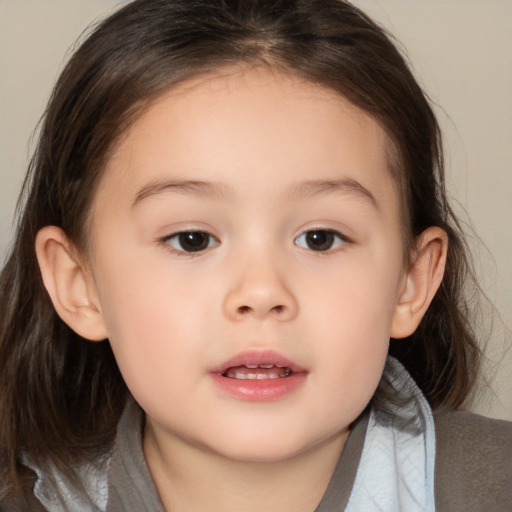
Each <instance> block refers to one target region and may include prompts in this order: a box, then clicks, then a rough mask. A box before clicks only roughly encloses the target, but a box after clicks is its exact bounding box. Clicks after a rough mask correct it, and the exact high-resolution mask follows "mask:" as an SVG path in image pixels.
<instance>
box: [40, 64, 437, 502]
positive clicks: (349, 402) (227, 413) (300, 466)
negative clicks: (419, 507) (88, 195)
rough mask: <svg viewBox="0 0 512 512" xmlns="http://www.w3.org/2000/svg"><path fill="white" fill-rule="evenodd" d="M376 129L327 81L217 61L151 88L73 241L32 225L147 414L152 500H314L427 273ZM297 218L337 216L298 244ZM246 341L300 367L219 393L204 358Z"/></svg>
mask: <svg viewBox="0 0 512 512" xmlns="http://www.w3.org/2000/svg"><path fill="white" fill-rule="evenodd" d="M386 144H387V140H386V136H385V133H384V132H383V130H382V129H381V128H380V126H379V125H378V124H377V123H376V121H374V120H373V119H372V118H371V117H369V116H368V115H367V114H366V113H364V112H363V111H361V110H360V109H358V108H356V107H355V106H353V105H352V104H350V103H349V102H347V101H346V100H345V99H344V98H342V97H340V96H338V95H336V94H334V93H332V92H330V91H327V90H325V89H322V88H319V87H317V86H314V85H312V84H309V83H306V82H304V81H301V80H299V79H297V78H294V77H292V76H287V75H281V74H276V73H273V72H271V71H269V70H265V69H244V70H231V72H229V73H223V74H219V75H216V76H212V77H208V79H206V80H205V79H202V80H195V81H192V82H189V83H186V84H184V85H182V86H180V87H179V88H178V89H176V90H173V91H170V92H168V93H166V94H165V95H164V96H162V97H161V98H160V99H159V100H158V101H157V102H156V103H155V104H153V105H152V106H151V107H149V108H148V110H147V111H146V112H145V113H144V114H143V115H142V116H141V117H140V119H139V120H138V121H137V122H136V123H135V124H134V125H133V126H132V127H131V128H130V130H129V131H128V133H126V134H125V136H124V137H123V139H122V141H121V143H120V144H119V146H118V147H117V150H116V151H115V153H114V156H113V157H112V158H111V160H110V161H109V162H108V165H107V167H106V170H105V173H104V175H103V177H102V179H101V182H100V185H99V187H98V191H97V193H96V196H95V198H94V201H93V205H92V210H91V216H90V236H91V247H92V249H91V253H90V254H89V255H87V257H85V258H79V257H77V256H76V254H75V252H74V251H73V248H72V246H71V245H70V244H69V243H68V242H67V240H66V238H65V236H64V235H63V233H62V232H60V231H59V230H58V229H57V228H54V227H47V228H45V229H44V230H42V231H41V232H40V234H39V236H38V241H37V251H38V257H39V260H40V265H41V269H42V273H43V278H44V279H45V284H46V286H47V288H48V290H49V292H50V295H51V297H52V300H53V301H54V304H55V307H56V309H57V311H58V312H59V314H60V315H61V317H62V318H63V319H64V320H65V321H66V322H67V323H68V324H69V325H70V326H72V327H73V328H74V329H75V330H76V331H77V332H79V333H80V334H82V335H83V336H85V337H87V338H89V339H98V340H99V339H103V338H105V337H108V338H109V340H110V343H111V345H112V348H113V351H114V354H115V356H116V359H117V362H118V364H119V367H120V369H121V372H122V374H123V377H124V379H125V381H126V383H127V385H128V387H129V389H130V391H131V392H132V394H133V396H134V397H135V399H136V400H137V401H138V403H139V404H140V405H141V406H142V408H143V409H144V411H145V412H146V426H145V434H144V452H145V455H146V459H147V462H148V466H149V468H150V471H151V473H152V475H153V478H154V480H155V483H156V486H157V489H158V491H159V494H160V496H161V498H162V501H163V503H164V505H165V507H166V510H173V511H174V510H180V511H186V510H194V511H201V510H209V511H211V510H223V511H229V510H241V509H243V510H249V511H250V510H262V509H264V510H269V511H272V510H276V511H277V510H297V511H301V510H304V511H306V510H307V511H312V510H314V508H315V507H316V505H317V504H318V502H319V501H320V499H321V497H322V495H323V493H324V492H325V489H326V487H327V485H328V482H329V479H330V477H331V475H332V472H333V470H334V467H335V464H336V462H337V460H338V458H339V454H340V453H341V451H342V449H343V446H344V443H345V441H346V439H347V436H348V434H349V425H350V423H351V422H352V421H353V420H354V419H356V418H357V416H358V415H359V414H360V413H361V412H362V410H363V409H364V408H365V407H366V405H367V404H368V402H369V400H370V399H371V396H372V395H373V393H374V391H375V389H376V387H377V385H378V382H379V379H380V376H381V373H382V369H383V366H384V363H385V359H386V355H387V350H388V344H389V338H390V336H392V337H403V336H407V335H409V334H410V333H411V332H413V331H414V329H415V328H416V326H417V324H418V323H419V321H420V319H421V317H422V316H423V313H424V312H425V310H426V308H427V307H428V304H429V302H430V300H431V298H432V296H433V294H434V293H435V291H436V289H437V287H438V285H439V283H440V281H441V278H442V271H443V267H444V258H445V253H446V239H445V236H444V234H443V233H442V232H441V230H439V229H437V228H431V229H430V230H427V232H425V233H424V235H423V237H422V239H421V243H420V244H419V248H418V252H417V254H416V255H415V258H413V264H412V265H411V266H410V267H408V268H406V267H405V265H404V249H403V245H402V240H403V236H402V235H403V233H402V226H401V224H400V208H401V207H400V203H399V199H398V197H399V194H398V191H397V189H396V186H395V183H394V182H393V179H392V178H391V174H390V172H389V169H388V161H387V151H386ZM190 181H194V182H201V183H203V184H202V185H201V186H197V185H194V186H191V185H190V183H189V182H190ZM185 182H186V183H185ZM333 183H336V186H333V185H332V184H333ZM178 184H179V185H178ZM205 184H206V185H205ZM183 231H194V232H204V233H208V234H210V235H211V238H207V240H208V244H207V245H208V247H207V248H206V249H205V250H202V251H199V252H195V253H189V252H186V251H184V250H183V247H182V246H180V243H179V238H178V237H176V236H174V237H172V236H173V235H175V234H176V233H179V232H183ZM312 231H316V232H317V234H318V233H319V232H320V233H323V234H324V235H325V232H326V231H329V232H336V234H335V235H333V243H332V246H331V247H330V248H328V249H327V250H321V251H319V250H313V249H312V248H311V247H310V246H309V245H308V243H307V239H306V236H305V234H306V233H311V232H312ZM248 350H249V351H251V352H252V353H257V352H261V351H265V350H272V351H274V352H277V353H279V354H280V355H282V356H283V357H286V358H288V359H289V360H291V361H293V362H294V363H295V364H297V365H298V366H300V367H301V368H302V369H303V370H304V374H305V379H304V380H303V382H302V383H301V384H300V385H299V386H298V387H297V388H296V389H294V390H293V391H292V392H290V393H287V394H285V395H284V396H280V397H278V398H277V399H272V400H245V399H241V398H240V397H235V396H232V395H230V394H229V393H226V392H225V391H224V390H222V389H220V388H219V387H218V386H216V385H215V383H214V382H213V379H212V369H215V368H217V367H218V366H219V365H221V364H222V363H223V362H225V361H227V360H229V359H230V358H232V357H233V356H235V355H237V354H239V353H241V352H244V351H248ZM219 482H222V485H219Z"/></svg>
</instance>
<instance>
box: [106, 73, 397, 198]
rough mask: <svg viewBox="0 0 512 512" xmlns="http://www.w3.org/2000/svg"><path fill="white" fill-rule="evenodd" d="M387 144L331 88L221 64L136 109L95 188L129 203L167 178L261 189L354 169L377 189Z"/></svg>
mask: <svg viewBox="0 0 512 512" xmlns="http://www.w3.org/2000/svg"><path fill="white" fill-rule="evenodd" d="M387 148H388V141H387V137H386V134H385V132H384V130H383V129H382V128H381V127H380V125H379V124H378V123H377V122H376V121H375V120H374V119H373V118H372V117H371V116H369V115H368V114H366V113H365V112H364V111H362V110H361V109H359V108H357V107H356V106H354V105H353V104H351V103H350V102H349V101H347V100H346V99H345V98H343V97H342V96H341V95H339V94H337V93H335V92H333V91H331V90H330V89H327V88H324V87H321V86H319V85H315V84H312V83H310V82H306V81H305V80H302V79H300V78H297V77H295V76H293V75H289V74H283V73H279V72H275V71H272V70H270V69H267V68H251V69H228V70H225V71H224V72H222V73H217V74H215V75H207V76H205V77H201V78H196V79H193V80H190V81H188V82H185V83H183V84H181V85H180V86H178V87H176V88H174V89H172V90H170V91H168V92H166V93H165V94H163V95H162V96H160V97H159V98H158V99H157V100H156V101H154V102H153V103H152V104H151V105H150V106H149V107H148V108H147V109H145V111H144V112H143V113H142V114H141V115H140V117H139V118H138V120H137V121H136V122H135V123H134V124H133V125H132V126H131V127H130V129H129V130H128V131H127V132H126V133H125V134H124V136H123V137H122V138H121V140H120V142H119V144H118V145H117V148H116V150H115V151H114V153H113V156H112V157H111V158H110V160H109V161H108V163H107V166H106V170H105V173H104V175H103V177H102V183H101V185H102V186H100V187H99V192H98V194H97V196H98V198H99V199H101V196H102V195H105V194H107V193H108V191H109V190H110V191H112V190H115V191H116V195H120V194H122V195H126V200H127V201H131V202H133V201H134V200H136V198H137V195H138V194H140V191H141V189H142V188H143V187H147V186H151V184H152V183H154V182H155V181H156V182H158V181H162V180H169V179H177V180H198V181H208V182H217V181H220V182H222V183H223V184H225V185H226V187H225V189H226V190H229V189H230V188H231V189H237V190H238V191H239V192H242V193H249V192H250V191H251V190H253V185H254V183H255V182H258V183H261V182H264V183H267V184H268V187H267V188H268V189H269V192H270V189H272V190H275V189H276V188H279V187H282V188H283V190H284V187H288V188H292V187H294V186H295V187H296V186H297V185H298V184H300V182H301V181H302V182H304V181H308V180H309V181H311V180H317V179H323V180H326V181H329V180H333V181H334V180H339V179H340V178H342V179H345V178H347V179H352V178H354V177H356V178H357V181H358V182H359V181H361V180H362V181H363V182H364V183H362V185H363V186H365V187H367V188H369V189H370V188H373V189H374V190H376V192H377V191H379V189H382V187H384V188H389V184H390V176H391V174H390V172H388V157H387V155H388V150H387ZM361 171H364V172H361ZM355 175H357V176H355ZM294 181H295V183H293V182H294Z"/></svg>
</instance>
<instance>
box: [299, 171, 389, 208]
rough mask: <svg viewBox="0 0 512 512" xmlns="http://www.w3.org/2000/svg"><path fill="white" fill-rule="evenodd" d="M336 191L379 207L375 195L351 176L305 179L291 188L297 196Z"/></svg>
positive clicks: (310, 195)
mask: <svg viewBox="0 0 512 512" xmlns="http://www.w3.org/2000/svg"><path fill="white" fill-rule="evenodd" d="M338 192H341V193H343V194H348V195H354V196H356V197H359V198H361V199H363V200H365V201H367V202H369V203H370V204H371V205H372V206H373V207H374V208H376V209H377V210H378V209H379V204H378V203H377V199H375V196H374V195H373V194H372V193H371V192H370V191H369V190H368V189H367V188H366V187H364V186H363V185H362V184H361V183H359V182H358V181H357V180H354V179H352V178H341V179H338V180H312V181H306V182H304V183H300V184H298V185H297V186H295V187H294V188H293V189H292V190H291V195H292V196H299V197H313V196H317V195H324V194H331V193H338Z"/></svg>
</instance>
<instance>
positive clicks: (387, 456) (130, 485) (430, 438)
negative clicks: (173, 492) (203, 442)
mask: <svg viewBox="0 0 512 512" xmlns="http://www.w3.org/2000/svg"><path fill="white" fill-rule="evenodd" d="M384 377H385V378H386V379H387V380H388V381H389V382H390V384H391V385H392V387H393V389H394V390H395V391H396V396H397V400H396V401H395V402H394V403H395V404H396V405H393V404H389V407H387V408H386V410H381V409H378V408H375V407H369V408H368V409H367V411H365V413H363V414H362V415H361V416H360V418H358V420H357V421H356V422H355V423H354V425H352V429H351V433H350V435H349V437H348V440H347V442H346V444H345V447H344V449H343V452H342V454H341V457H340V460H339V462H338V465H337V467H336V469H335V472H334V474H333V476H332V479H331V482H330V483H329V486H328V488H327V490H326V493H325V495H324V497H323V499H322V500H321V502H320V504H319V505H318V507H317V509H316V511H315V512H342V511H346V512H355V511H362V510H364V511H365V512H388V511H389V512H396V511H405V512H416V511H428V512H431V511H432V512H433V511H434V510H437V511H438V512H452V511H453V512H458V511H464V512H466V511H470V512H478V511H480V510H481V511H484V510H485V512H511V511H512V423H509V422H505V421H499V420H490V419H488V418H484V417H481V416H478V415H475V414H471V413H467V412H454V413H448V414H435V415H433V414H432V412H431V410H430V407H429V406H428V403H427V401H426V399H425V398H424V397H423V396H422V394H421V392H420V391H419V389H418V388H417V386H416V385H415V383H414V382H413V380H412V379H411V378H410V376H409V375H408V373H407V372H406V370H405V369H404V368H403V367H402V366H401V365H400V364H399V363H398V362H397V361H396V360H394V359H392V358H390V359H389V361H388V363H387V364H386V368H385V372H384ZM142 430H143V413H142V411H141V410H140V408H139V407H138V406H137V405H136V404H135V403H134V402H131V403H129V405H128V406H127V408H126V410H125V411H124V413H123V416H122V418H121V421H120V423H119V428H118V435H117V438H116V442H115V445H114V449H113V451H112V453H111V456H110V457H109V458H108V459H104V460H102V461H99V463H98V464H95V465H94V467H82V468H80V469H79V471H80V476H81V478H82V481H83V483H84V487H85V488H86V490H87V493H88V498H87V499H85V498H84V497H83V496H82V497H77V496H76V494H74V493H73V491H72V490H71V489H70V488H69V487H68V486H66V484H65V482H64V481H63V480H62V479H59V478H58V475H54V477H56V482H57V485H58V489H55V487H54V486H53V485H52V484H51V483H50V481H49V479H48V478H47V476H46V475H43V474H41V473H40V472H39V473H38V475H37V482H36V485H35V487H34V495H35V496H37V498H38V500H39V501H38V503H42V504H43V505H44V506H43V507H42V508H41V510H45V509H47V510H50V511H51V512H61V511H65V512H75V511H76V512H132V511H133V512H135V511H136V512H141V511H151V512H164V508H163V506H162V503H161V502H160V499H159V496H158V493H157V491H156V488H155V486H154V483H153V481H152V479H151V476H150V473H149V470H148V467H147V465H146V462H145V459H144V454H143V451H142ZM33 469H34V470H35V471H36V473H37V468H33ZM59 493H60V495H61V496H62V497H63V498H64V500H65V504H64V505H63V506H60V505H58V503H57V501H56V496H57V495H58V494H59ZM59 507H60V508H59ZM0 510H2V511H3V510H6V511H7V510H9V512H11V510H15V509H14V508H12V509H8V508H5V509H4V508H3V507H0ZM19 510H20V511H21V510H23V511H26V510H30V511H31V512H35V511H36V510H38V509H36V508H25V509H23V508H20V509H19Z"/></svg>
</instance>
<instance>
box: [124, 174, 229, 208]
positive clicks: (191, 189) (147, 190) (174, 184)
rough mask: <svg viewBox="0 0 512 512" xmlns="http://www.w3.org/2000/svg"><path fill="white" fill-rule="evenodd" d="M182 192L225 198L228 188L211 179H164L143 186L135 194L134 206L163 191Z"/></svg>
mask: <svg viewBox="0 0 512 512" xmlns="http://www.w3.org/2000/svg"><path fill="white" fill-rule="evenodd" d="M168 191H173V192H180V193H183V194H191V195H199V196H213V197H219V198H224V197H225V196H226V195H227V192H228V189H227V187H225V186H224V185H222V184H221V183H214V182H210V181H197V180H163V181H154V182H151V183H148V184H147V185H145V186H144V187H142V188H141V189H140V190H139V191H138V192H137V195H136V196H135V200H134V201H133V205H132V207H133V206H136V205H137V204H138V203H140V202H141V201H144V199H147V198H148V197H152V196H155V195H157V194H161V193H163V192H168Z"/></svg>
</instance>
